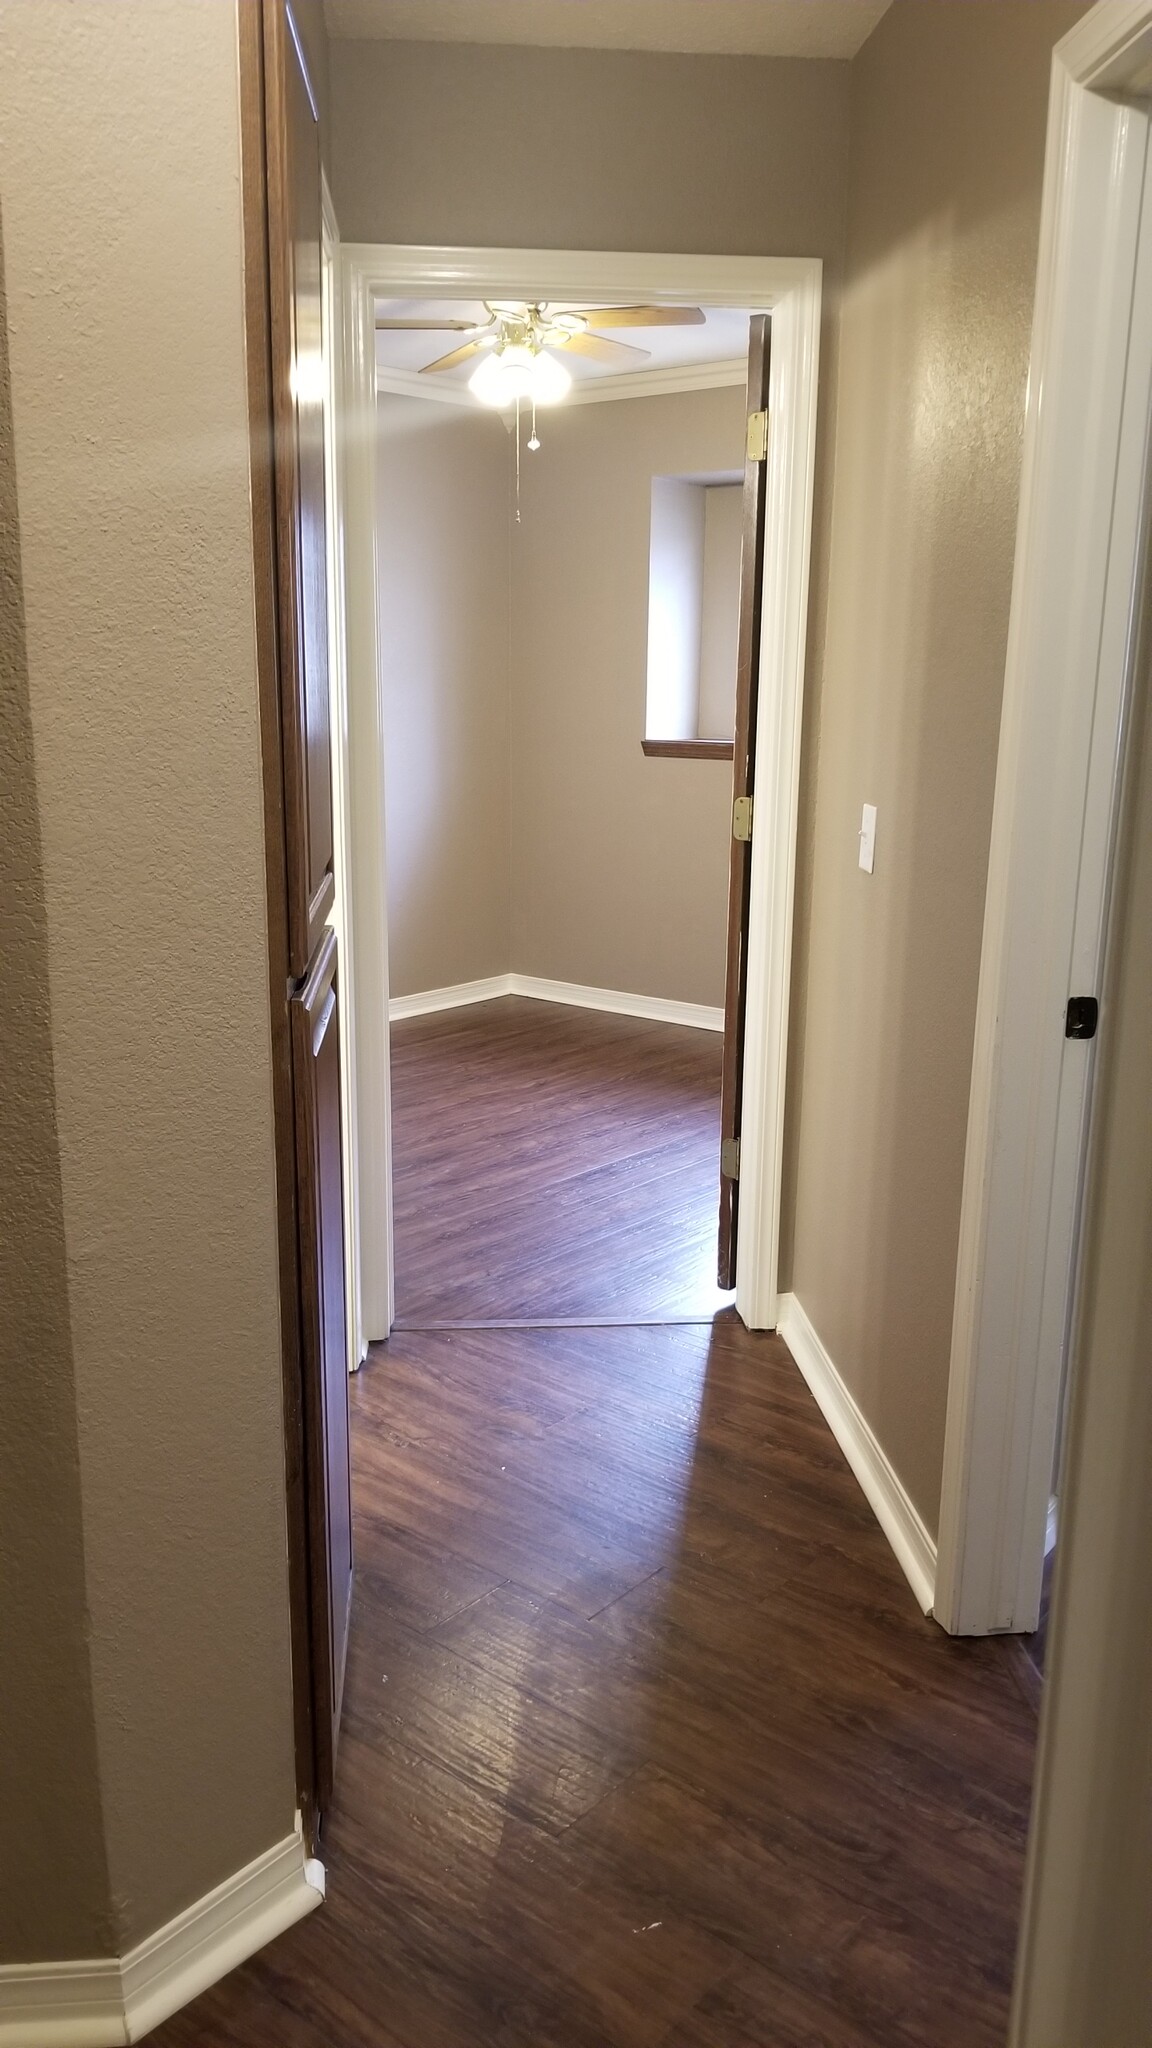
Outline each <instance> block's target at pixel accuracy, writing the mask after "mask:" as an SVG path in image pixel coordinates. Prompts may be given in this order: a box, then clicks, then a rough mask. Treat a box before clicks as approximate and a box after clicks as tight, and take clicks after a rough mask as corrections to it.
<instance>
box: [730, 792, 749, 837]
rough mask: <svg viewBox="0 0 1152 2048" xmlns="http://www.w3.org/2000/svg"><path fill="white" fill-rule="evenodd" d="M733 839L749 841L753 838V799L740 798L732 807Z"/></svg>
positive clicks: (747, 797)
mask: <svg viewBox="0 0 1152 2048" xmlns="http://www.w3.org/2000/svg"><path fill="white" fill-rule="evenodd" d="M732 837H733V839H740V840H748V839H751V837H752V799H751V797H750V796H738V797H737V798H736V800H735V802H734V803H733V805H732Z"/></svg>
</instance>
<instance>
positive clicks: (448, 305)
mask: <svg viewBox="0 0 1152 2048" xmlns="http://www.w3.org/2000/svg"><path fill="white" fill-rule="evenodd" d="M565 305H566V306H567V307H568V308H569V310H570V311H579V307H578V306H576V304H575V302H574V301H568V300H566V301H565ZM376 311H377V313H378V314H379V315H380V316H381V317H387V318H389V319H392V320H423V319H425V318H427V319H429V320H438V319H444V320H475V321H477V322H479V321H483V320H485V319H486V318H487V314H486V313H485V310H484V307H483V306H482V305H481V303H480V301H479V299H451V300H449V299H380V300H378V301H377V306H376ZM748 319H749V315H748V312H747V310H746V309H742V308H739V307H733V306H709V307H708V308H707V309H706V312H705V318H704V325H703V326H702V327H627V328H620V329H612V330H607V329H606V330H604V334H605V339H606V340H609V341H624V342H631V343H632V345H633V346H634V347H636V348H639V349H644V350H646V351H647V355H646V357H645V356H636V357H626V358H624V359H622V360H621V362H620V363H619V364H618V365H617V364H613V365H612V366H608V365H607V364H604V363H597V362H593V361H592V360H591V359H590V358H589V357H587V356H577V355H573V354H572V353H571V351H570V350H568V349H559V350H557V354H558V356H559V358H560V360H561V361H562V362H563V363H564V366H565V368H566V369H568V370H569V371H571V374H572V378H573V381H574V382H576V383H579V384H585V383H599V382H601V381H604V380H608V379H611V378H614V377H620V376H629V375H635V374H636V373H638V372H641V371H643V372H646V373H647V372H650V371H653V370H662V371H676V370H682V369H685V368H688V367H695V366H696V365H698V364H703V363H730V362H733V361H737V362H743V360H744V359H745V358H746V356H747V354H748ZM467 339H468V336H467V335H466V334H451V333H449V334H410V333H404V332H399V333H398V332H396V331H395V330H390V329H387V328H384V329H377V333H376V362H377V366H378V368H380V369H382V370H401V371H407V372H413V371H419V370H421V369H422V368H423V366H424V364H425V363H432V362H435V361H436V359H437V357H438V356H444V355H447V354H448V352H449V350H450V349H453V348H457V347H459V345H460V344H461V343H462V342H465V341H467ZM478 360H479V358H478V357H473V358H472V359H471V361H469V362H467V363H461V364H459V365H458V367H457V368H456V369H454V370H443V371H437V372H436V375H435V376H434V377H429V378H427V379H425V380H424V382H425V384H426V385H428V386H431V387H432V389H431V390H430V391H429V393H428V395H429V396H437V395H440V396H443V392H444V387H445V386H448V385H457V386H460V385H466V384H467V382H468V379H469V377H470V376H471V375H472V372H473V370H474V369H475V368H476V364H477V362H478ZM437 386H438V387H440V390H439V393H438V392H437V390H436V387H437Z"/></svg>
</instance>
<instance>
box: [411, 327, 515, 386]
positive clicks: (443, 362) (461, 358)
mask: <svg viewBox="0 0 1152 2048" xmlns="http://www.w3.org/2000/svg"><path fill="white" fill-rule="evenodd" d="M495 342H496V336H495V335H494V334H482V335H481V336H480V339H479V340H478V341H466V342H465V343H464V346H463V348H454V349H453V350H452V352H451V354H450V355H446V356H437V358H436V361H435V362H434V363H425V365H424V367H423V369H422V370H421V372H420V375H421V376H422V377H427V376H429V375H430V373H431V372H432V371H434V370H454V369H455V368H456V365H457V363H466V362H467V361H468V358H469V356H476V355H479V353H480V351H481V349H483V348H493V347H494V346H495Z"/></svg>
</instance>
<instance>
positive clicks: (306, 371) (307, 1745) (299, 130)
mask: <svg viewBox="0 0 1152 2048" xmlns="http://www.w3.org/2000/svg"><path fill="white" fill-rule="evenodd" d="M240 77H241V119H242V135H243V144H244V149H243V169H244V246H245V283H246V324H247V342H248V386H249V412H250V419H251V443H252V509H253V537H254V564H255V577H256V627H257V648H258V655H259V670H260V711H261V731H262V746H263V757H264V817H265V843H266V850H267V869H268V930H269V948H268V950H269V985H270V991H271V1022H272V1045H273V1086H274V1091H275V1111H276V1149H277V1160H276V1167H277V1190H278V1199H279V1211H280V1276H281V1298H282V1304H283V1308H282V1321H283V1343H284V1416H285V1442H286V1461H285V1462H286V1478H287V1509H288V1553H289V1582H290V1598H291V1613H292V1657H293V1686H294V1697H295V1705H296V1758H297V1781H298V1787H299V1798H300V1806H301V1810H302V1812H303V1815H304V1822H305V1830H306V1833H307V1835H308V1837H309V1839H310V1840H314V1839H315V1836H316V1833H317V1830H318V1828H319V1824H320V1821H321V1819H322V1817H323V1813H324V1810H325V1807H326V1806H327V1804H328V1802H329V1800H330V1797H331V1792H332V1784H333V1776H334V1770H335V1757H336V1738H337V1732H338V1728H339V1722H340V1700H341V1691H342V1686H343V1675H344V1659H345V1652H346V1646H347V1640H348V1623H349V1614H350V1605H351V1584H352V1547H351V1507H350V1477H349V1445H348V1354H347V1348H346V1343H345V1307H344V1303H345V1295H344V1230H345V1220H344V1213H343V1186H342V1178H341V1105H340V1037H339V1033H340V1013H339V1007H338V1002H337V994H336V979H335V976H336V958H337V956H336V941H335V938H334V936H333V934H332V932H331V931H330V930H329V929H328V924H327V919H328V915H329V912H330V910H331V907H332V903H333V900H334V895H335V877H334V870H333V831H332V773H331V744H330V718H329V678H328V556H327V533H326V503H325V499H326V485H325V457H324V404H325V394H326V381H327V380H326V375H325V364H324V355H323V328H322V309H323V299H322V290H323V240H322V236H323V206H322V185H321V168H320V136H319V125H318V120H317V106H316V99H315V94H314V92H313V89H312V84H311V81H310V79H309V77H308V71H307V66H306V63H305V59H304V55H303V50H302V46H301V42H300V39H299V36H298V34H297V31H296V25H295V22H294V20H293V14H292V0H244V4H243V5H242V6H241V8H240Z"/></svg>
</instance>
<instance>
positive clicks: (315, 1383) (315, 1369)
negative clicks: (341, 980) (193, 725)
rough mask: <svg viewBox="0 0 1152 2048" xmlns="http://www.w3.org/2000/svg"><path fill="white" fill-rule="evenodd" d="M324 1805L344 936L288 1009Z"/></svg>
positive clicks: (347, 1607)
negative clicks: (339, 959)
mask: <svg viewBox="0 0 1152 2048" xmlns="http://www.w3.org/2000/svg"><path fill="white" fill-rule="evenodd" d="M291 1013H292V1071H293V1081H294V1087H295V1097H296V1157H297V1189H296V1197H297V1209H298V1216H299V1232H300V1282H301V1299H302V1304H303V1328H302V1331H301V1349H302V1365H303V1379H304V1431H305V1441H306V1445H307V1458H306V1464H307V1471H306V1483H307V1488H308V1530H309V1560H308V1565H309V1580H310V1595H311V1598H310V1606H311V1624H312V1626H311V1635H312V1681H313V1682H312V1691H313V1714H314V1725H315V1746H316V1762H317V1786H316V1797H317V1805H318V1807H319V1809H320V1811H321V1812H323V1810H324V1808H325V1807H326V1806H327V1805H328V1803H329V1800H330V1799H331V1796H332V1776H333V1770H334V1767H335V1760H336V1740H337V1735H338V1732H339V1727H340V1700H341V1694H342V1692H343V1687H344V1663H345V1657H346V1654H347V1649H348V1622H349V1617H350V1614H351V1609H352V1498H351V1483H350V1473H349V1456H348V1350H347V1341H346V1335H345V1308H344V1183H343V1176H342V1173H341V1162H340V1016H339V1008H338V1004H337V995H336V934H335V933H334V932H331V931H329V932H328V933H326V935H325V937H324V939H323V941H322V943H321V946H320V949H319V952H318V954H317V956H316V960H315V963H314V965H313V967H312V970H311V972H310V973H309V975H308V978H307V980H306V981H305V982H304V984H303V986H302V987H301V988H300V989H298V990H297V992H296V994H295V995H294V996H293V997H292V1001H291Z"/></svg>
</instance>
